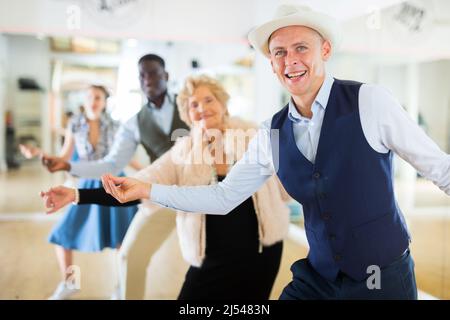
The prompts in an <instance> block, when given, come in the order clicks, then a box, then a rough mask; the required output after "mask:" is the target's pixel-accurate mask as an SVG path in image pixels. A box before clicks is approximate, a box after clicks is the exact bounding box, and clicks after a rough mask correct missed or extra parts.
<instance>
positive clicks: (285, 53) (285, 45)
mask: <svg viewBox="0 0 450 320" xmlns="http://www.w3.org/2000/svg"><path fill="white" fill-rule="evenodd" d="M269 51H270V63H271V65H272V70H273V72H274V73H275V74H276V75H277V77H278V79H279V80H280V82H281V84H282V85H283V86H284V87H285V88H286V89H287V90H288V91H289V92H290V93H291V95H292V96H294V97H302V96H304V95H308V94H314V93H317V92H318V90H319V88H320V86H321V85H322V82H323V79H324V77H325V62H326V61H327V60H328V58H329V57H330V55H331V44H330V42H329V41H327V40H324V39H323V38H322V37H321V36H320V34H319V33H318V32H316V31H315V30H313V29H310V28H308V27H304V26H289V27H284V28H281V29H278V30H276V31H275V32H274V33H272V35H271V37H270V39H269Z"/></svg>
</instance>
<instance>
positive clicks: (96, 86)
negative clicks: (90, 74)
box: [88, 84, 109, 100]
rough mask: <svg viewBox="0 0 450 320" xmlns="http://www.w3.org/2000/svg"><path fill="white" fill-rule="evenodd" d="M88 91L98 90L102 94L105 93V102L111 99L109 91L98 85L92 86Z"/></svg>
mask: <svg viewBox="0 0 450 320" xmlns="http://www.w3.org/2000/svg"><path fill="white" fill-rule="evenodd" d="M88 89H96V90H100V91H101V92H103V94H104V95H105V100H106V99H108V98H109V92H108V90H107V89H106V88H105V87H104V86H99V85H96V84H91V85H90V86H89V88H88Z"/></svg>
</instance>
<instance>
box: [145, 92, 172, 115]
mask: <svg viewBox="0 0 450 320" xmlns="http://www.w3.org/2000/svg"><path fill="white" fill-rule="evenodd" d="M173 99H174V97H172V96H171V95H170V94H169V93H168V92H166V94H165V95H164V101H163V103H162V105H161V108H156V106H155V104H154V103H153V102H151V101H150V100H148V102H147V106H148V107H149V108H150V110H155V111H159V110H163V109H166V108H167V107H168V106H171V105H173V103H172V101H173Z"/></svg>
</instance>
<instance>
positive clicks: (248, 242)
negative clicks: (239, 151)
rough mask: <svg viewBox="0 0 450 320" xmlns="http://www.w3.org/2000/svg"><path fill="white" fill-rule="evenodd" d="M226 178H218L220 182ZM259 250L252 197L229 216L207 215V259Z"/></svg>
mask: <svg viewBox="0 0 450 320" xmlns="http://www.w3.org/2000/svg"><path fill="white" fill-rule="evenodd" d="M224 178H225V177H224V176H218V180H219V181H222V180H223V179H224ZM258 248H259V236H258V220H257V217H256V212H255V208H254V206H253V200H252V197H249V198H248V199H247V200H245V201H244V202H243V203H241V204H240V205H239V206H237V207H236V208H235V209H233V210H232V211H231V212H230V213H228V214H227V215H206V252H205V254H206V257H207V258H215V257H217V258H219V257H221V258H222V259H223V258H224V255H228V256H229V255H232V256H239V255H246V254H249V253H257V252H258Z"/></svg>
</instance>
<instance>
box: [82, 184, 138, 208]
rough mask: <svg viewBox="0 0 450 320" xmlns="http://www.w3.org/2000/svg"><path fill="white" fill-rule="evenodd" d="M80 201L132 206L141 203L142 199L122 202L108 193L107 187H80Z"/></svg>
mask: <svg viewBox="0 0 450 320" xmlns="http://www.w3.org/2000/svg"><path fill="white" fill-rule="evenodd" d="M78 191H79V192H80V201H79V202H78V204H99V205H101V206H106V207H130V206H135V205H138V204H139V203H141V201H140V200H135V201H130V202H125V203H120V202H119V201H117V200H116V198H114V197H113V196H112V195H110V194H108V193H106V191H105V189H103V188H97V189H79V190H78Z"/></svg>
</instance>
